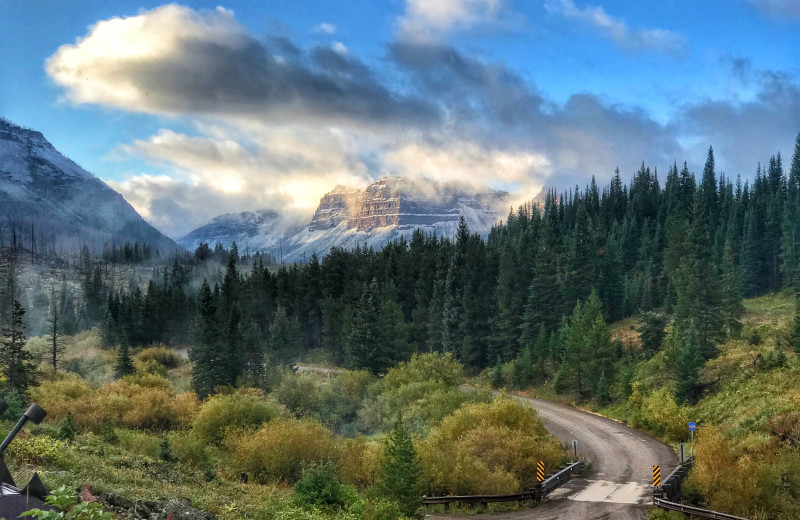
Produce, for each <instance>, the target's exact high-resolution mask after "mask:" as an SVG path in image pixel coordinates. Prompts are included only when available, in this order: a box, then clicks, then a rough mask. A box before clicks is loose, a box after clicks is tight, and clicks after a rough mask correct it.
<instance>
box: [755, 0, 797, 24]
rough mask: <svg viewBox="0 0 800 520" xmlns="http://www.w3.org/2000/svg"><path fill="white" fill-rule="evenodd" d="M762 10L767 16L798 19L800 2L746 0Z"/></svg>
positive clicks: (791, 0) (794, 0)
mask: <svg viewBox="0 0 800 520" xmlns="http://www.w3.org/2000/svg"><path fill="white" fill-rule="evenodd" d="M747 1H748V2H749V3H750V4H752V5H753V6H755V7H756V8H758V9H760V10H761V11H763V12H764V13H765V14H766V15H767V16H770V17H772V18H776V19H782V18H783V19H785V18H795V19H800V2H798V0H747Z"/></svg>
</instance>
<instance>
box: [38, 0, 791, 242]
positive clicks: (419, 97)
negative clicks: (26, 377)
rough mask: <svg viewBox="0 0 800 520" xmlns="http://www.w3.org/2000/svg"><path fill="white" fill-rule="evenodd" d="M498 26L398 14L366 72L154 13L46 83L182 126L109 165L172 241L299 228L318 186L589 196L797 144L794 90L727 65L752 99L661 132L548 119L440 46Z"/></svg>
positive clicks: (472, 18)
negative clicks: (419, 180) (258, 219)
mask: <svg viewBox="0 0 800 520" xmlns="http://www.w3.org/2000/svg"><path fill="white" fill-rule="evenodd" d="M548 5H549V6H550V7H549V9H551V10H553V12H558V13H560V14H562V15H563V16H567V17H579V18H581V19H585V20H586V22H587V23H593V24H595V25H597V26H598V27H600V28H601V29H603V30H605V31H607V33H608V34H609V35H610V36H611V37H612V38H614V39H615V41H617V40H618V43H619V45H621V46H623V45H630V46H633V47H637V46H638V47H646V48H650V49H653V50H661V51H664V52H671V51H673V50H676V49H678V48H679V45H677V43H676V42H677V40H674V39H673V38H672V36H670V35H669V34H666V33H661V32H658V30H633V29H630V28H629V27H628V26H627V24H625V23H624V21H621V20H618V19H615V18H613V17H611V16H609V15H607V14H606V13H605V12H604V11H603V10H602V9H600V8H590V7H586V8H583V9H581V8H578V7H576V6H575V5H574V4H573V3H572V1H571V0H558V1H555V0H553V1H551V2H548ZM504 9H507V7H506V5H505V4H504V3H502V2H500V1H499V0H448V1H446V2H442V3H434V2H425V3H422V2H416V1H414V0H409V1H408V3H407V10H406V13H405V14H404V15H403V17H402V18H400V20H399V22H398V30H399V34H398V39H397V40H396V41H394V42H390V43H389V44H388V46H387V53H386V56H385V59H384V60H383V61H381V62H380V63H378V64H368V63H365V62H363V61H361V60H359V58H358V56H356V55H354V54H353V53H352V52H350V51H349V50H348V49H347V48H346V47H344V46H343V45H341V44H339V45H336V44H335V43H334V45H333V46H331V45H330V44H326V45H314V46H311V47H308V48H303V47H302V46H300V45H299V44H297V43H296V42H295V41H293V40H291V39H289V38H285V37H284V38H272V39H270V40H269V41H266V42H264V41H259V40H257V39H256V38H254V37H253V36H252V35H251V34H249V33H248V31H247V30H246V29H245V28H244V27H243V26H242V25H240V24H239V23H238V22H237V21H236V19H235V16H234V14H233V13H232V12H231V11H228V10H225V9H222V8H218V9H216V10H199V11H198V10H193V9H190V8H187V7H182V6H177V5H167V6H163V7H159V8H156V9H153V10H150V11H144V12H141V13H140V14H138V15H137V16H131V17H126V18H112V19H109V20H103V21H100V22H98V23H97V24H95V25H94V26H92V27H90V28H89V30H88V32H87V34H86V35H85V36H84V37H82V38H79V39H78V40H77V41H76V42H75V43H73V44H68V45H63V46H62V47H60V48H59V49H58V50H57V51H56V52H55V53H54V54H53V55H52V56H51V57H50V58H49V59H48V60H47V63H46V70H47V72H48V74H49V75H50V77H51V78H52V79H53V80H54V81H55V82H56V84H58V85H59V86H60V87H61V88H62V89H63V92H64V97H65V99H66V100H67V101H68V102H71V103H75V104H92V105H101V106H106V107H112V108H115V109H118V110H124V111H129V112H145V113H149V114H156V115H160V116H169V117H170V118H179V119H180V120H181V121H182V122H189V123H190V127H192V128H193V129H194V132H192V135H189V134H188V133H187V134H184V133H178V132H175V131H173V130H170V129H169V128H164V129H162V130H160V131H159V132H158V133H156V134H155V135H153V136H151V137H150V138H148V139H143V140H137V141H134V142H131V143H127V144H123V145H121V146H120V147H119V149H118V150H117V151H118V152H119V153H121V154H123V155H127V156H133V157H137V158H141V159H143V160H145V161H149V162H151V163H153V164H154V165H157V166H159V167H161V168H166V169H167V170H168V171H170V172H172V173H171V174H170V176H152V175H147V174H142V175H132V176H131V177H130V178H129V179H128V180H126V181H124V182H116V183H111V184H112V186H113V187H114V188H115V189H117V190H118V191H120V192H121V193H122V194H123V195H124V196H126V198H128V200H129V201H131V203H132V204H133V205H134V207H136V209H137V210H139V211H140V212H141V213H142V214H144V215H146V216H148V218H150V219H151V221H152V222H153V223H154V224H156V225H158V226H159V227H160V228H162V229H163V230H164V231H166V232H167V233H168V234H170V235H172V236H180V235H182V234H185V233H186V232H188V231H190V230H191V229H193V228H195V227H197V226H199V225H201V224H204V223H205V222H207V221H208V220H209V219H210V218H212V217H214V216H216V215H218V214H220V213H226V212H233V211H243V210H255V209H266V208H269V209H276V210H278V211H279V212H281V213H284V214H286V213H289V214H292V215H295V216H297V218H302V217H307V216H308V215H310V213H311V212H312V211H313V208H314V207H315V206H316V204H317V202H318V201H319V198H320V197H321V196H322V195H323V194H324V193H326V192H327V191H329V190H330V189H331V188H332V187H333V186H335V185H337V184H345V185H359V184H364V183H366V182H368V181H370V180H373V179H377V178H379V177H382V176H384V175H388V174H400V175H404V176H407V177H415V176H416V177H427V178H434V179H441V180H451V179H458V180H461V181H470V182H473V183H476V184H483V185H489V186H492V187H496V188H500V189H505V190H508V191H513V192H515V193H517V194H518V197H519V199H520V200H524V199H526V198H530V197H533V196H534V195H536V193H537V192H538V190H539V189H540V188H541V186H543V185H545V184H547V185H554V186H558V187H565V186H569V185H574V184H576V183H577V184H580V185H584V184H585V183H586V182H587V181H588V179H589V177H590V176H592V175H595V176H597V177H598V180H599V181H601V182H602V181H604V180H606V179H608V178H609V177H610V176H611V175H612V174H613V171H614V169H615V168H616V167H619V168H620V170H621V171H622V172H623V174H625V175H629V174H631V173H632V172H633V171H635V170H636V169H637V168H638V166H639V164H641V162H642V161H645V162H647V163H648V164H652V165H655V166H661V167H663V168H666V167H667V166H668V165H670V164H672V162H673V161H675V160H678V161H681V160H683V159H689V160H690V161H691V160H692V159H696V160H698V161H702V160H703V159H704V158H705V150H706V149H707V147H708V145H709V144H713V145H714V147H715V149H716V150H717V151H718V160H717V164H718V165H720V166H721V167H722V168H724V169H726V170H728V171H729V172H730V171H731V170H736V169H737V168H738V170H739V171H745V172H747V171H748V170H749V169H754V168H755V164H756V162H757V161H758V160H763V159H764V158H763V156H762V154H764V153H768V151H769V150H775V151H777V149H782V150H790V149H791V148H790V147H791V143H792V140H793V138H794V135H795V134H796V132H797V130H798V129H800V89H799V88H798V85H797V82H796V80H795V78H792V77H790V76H786V75H780V74H774V73H770V72H768V71H752V70H751V69H750V67H745V66H744V65H743V64H741V63H740V64H739V66H738V72H736V71H734V72H733V73H736V74H739V75H744V74H747V75H750V76H752V80H753V81H755V82H756V83H757V84H758V85H759V89H760V90H759V92H760V93H759V95H758V96H757V97H756V98H755V99H753V100H751V101H748V102H746V103H742V102H739V101H736V100H733V101H732V100H718V99H709V100H704V101H701V102H698V103H694V104H685V105H683V106H680V107H679V113H678V115H677V116H676V117H675V118H674V120H673V121H671V122H669V123H668V124H662V123H659V122H657V121H655V120H654V119H653V118H652V117H651V116H650V115H649V114H648V113H646V112H645V111H643V110H642V109H640V108H637V107H635V106H625V105H619V104H616V103H613V102H611V101H609V100H607V99H604V98H601V97H598V96H596V95H594V94H591V93H588V92H579V93H576V94H574V95H572V96H571V97H570V98H569V99H568V100H567V101H566V102H564V103H555V102H553V101H552V100H550V99H548V98H547V96H546V95H544V94H543V93H541V92H540V91H539V90H538V89H537V88H536V87H535V85H533V84H532V83H531V82H530V81H529V80H527V79H525V78H524V77H523V76H522V75H520V73H518V72H517V71H515V70H513V69H511V68H509V67H508V66H507V65H506V64H505V63H503V62H501V61H490V60H486V59H481V58H477V57H475V56H471V55H468V54H465V53H463V52H461V51H460V50H458V49H456V48H454V47H452V46H450V45H449V44H447V43H446V41H444V40H443V39H442V37H443V35H445V34H446V33H448V32H452V31H457V30H463V29H464V28H469V27H472V26H474V25H475V24H478V23H484V22H485V19H486V18H487V17H489V18H491V17H492V16H494V17H495V18H498V17H502V16H504V12H505V11H504ZM415 34H416V35H417V36H420V35H424V36H425V37H417V36H414V35H415ZM431 35H433V36H434V37H429V36H431ZM733 73H732V74H733ZM754 125H755V127H756V128H757V129H758V132H757V133H758V137H757V138H753V137H752V128H753V127H754ZM745 134H746V135H745ZM765 150H767V152H765ZM690 164H691V162H690ZM700 166H702V165H700ZM743 169H744V170H743Z"/></svg>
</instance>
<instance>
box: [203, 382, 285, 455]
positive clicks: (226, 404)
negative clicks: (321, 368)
mask: <svg viewBox="0 0 800 520" xmlns="http://www.w3.org/2000/svg"><path fill="white" fill-rule="evenodd" d="M284 413H285V408H284V407H283V406H282V405H281V404H279V403H278V402H276V401H275V400H274V399H272V398H270V397H265V396H264V394H263V393H261V392H260V391H258V390H252V389H250V390H240V391H238V392H236V393H232V394H219V395H215V396H212V397H209V398H208V399H207V400H206V401H205V402H204V403H203V404H202V405H201V406H200V410H199V412H198V413H197V416H196V417H195V419H194V424H193V425H192V431H193V432H194V433H195V435H197V437H198V438H199V439H201V440H202V441H204V442H208V443H210V444H214V445H219V444H221V443H222V440H223V439H224V438H225V434H226V433H227V432H228V431H230V430H256V429H258V428H259V427H260V426H261V425H262V424H264V423H266V422H269V421H271V420H272V419H275V418H276V417H279V416H281V415H283V414H284Z"/></svg>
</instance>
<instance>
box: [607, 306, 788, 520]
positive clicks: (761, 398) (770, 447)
mask: <svg viewBox="0 0 800 520" xmlns="http://www.w3.org/2000/svg"><path fill="white" fill-rule="evenodd" d="M744 306H745V310H746V313H745V316H744V317H743V319H742V323H743V330H742V333H741V335H740V338H738V339H731V340H729V341H728V342H726V343H725V344H723V345H721V346H720V354H719V356H718V357H717V358H715V359H713V360H711V361H709V362H708V363H707V364H706V366H705V367H704V369H703V371H702V383H703V384H704V385H705V389H704V394H703V397H702V398H701V399H700V401H699V402H698V403H696V404H695V405H694V406H674V403H667V404H666V405H664V406H661V405H659V402H663V397H665V396H666V395H668V394H669V393H670V392H671V389H672V387H673V385H674V381H673V380H672V378H671V375H670V372H671V368H672V363H671V356H670V355H669V354H668V353H667V352H663V351H662V352H660V353H659V354H658V355H656V356H655V357H653V358H652V359H650V360H648V361H644V362H641V363H639V365H638V366H637V367H636V372H635V381H636V382H637V383H636V385H637V386H638V388H639V391H638V392H634V394H635V395H634V396H633V397H632V398H631V399H629V400H627V401H623V402H621V403H618V404H615V405H612V406H609V407H607V408H605V409H603V410H602V412H603V413H605V414H607V415H609V416H612V417H616V418H620V419H623V420H626V421H628V422H632V423H634V424H636V425H637V426H640V427H644V428H646V429H650V430H651V431H654V433H656V434H657V435H659V436H660V437H662V438H664V439H665V440H667V441H670V442H673V443H676V442H678V441H682V440H687V441H688V433H689V432H688V430H687V429H686V426H685V425H686V422H687V419H689V420H694V421H696V422H697V423H698V425H699V431H698V437H697V443H696V447H695V448H696V450H695V451H696V455H697V467H696V469H695V471H694V472H693V474H692V476H691V478H690V480H689V485H688V489H689V495H690V496H688V497H686V498H687V499H688V500H690V501H695V502H697V503H700V504H703V505H705V506H706V507H709V508H712V509H716V510H720V511H724V512H728V513H732V514H738V515H742V516H746V517H749V518H753V519H767V518H769V519H777V518H781V519H799V518H800V446H798V445H797V444H796V443H795V444H793V443H792V442H787V441H786V439H785V438H782V437H781V435H780V434H779V433H780V432H781V431H782V430H780V429H779V428H780V427H781V425H782V423H781V421H783V418H785V417H786V416H787V414H791V413H792V412H795V413H797V412H800V359H799V358H798V356H796V355H795V354H794V353H793V352H792V351H791V349H790V348H789V346H788V342H787V338H788V331H789V329H790V327H791V322H792V319H793V313H794V299H793V298H792V297H791V296H789V295H787V294H770V295H767V296H762V297H759V298H754V299H750V300H746V301H745V302H744ZM635 325H636V323H635V321H634V320H625V321H624V322H620V323H616V324H613V325H612V329H613V331H614V335H615V336H616V337H620V338H622V340H623V343H624V344H626V345H629V346H631V347H632V348H634V349H635V348H636V347H637V343H638V338H636V337H635V333H634V334H631V326H635ZM754 333H756V334H755V335H756V336H758V337H760V342H758V341H757V339H756V338H755V337H754ZM751 338H752V339H751ZM779 351H780V352H782V354H783V355H785V360H784V361H781V359H780V357H781V355H779V354H778V352H779ZM659 390H661V391H662V392H663V393H662V394H660V395H658V394H657V393H658V391H659ZM664 390H666V392H664ZM654 395H658V397H659V399H656V398H653V399H651V400H650V402H648V396H654ZM650 414H652V415H659V416H660V417H659V419H658V420H657V421H652V420H649V419H648V417H647V416H648V415H650ZM776 424H777V427H776V426H775V425H776ZM691 495H694V496H691Z"/></svg>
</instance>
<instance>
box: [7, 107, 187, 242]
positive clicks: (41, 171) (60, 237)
mask: <svg viewBox="0 0 800 520" xmlns="http://www.w3.org/2000/svg"><path fill="white" fill-rule="evenodd" d="M12 235H15V236H16V240H18V241H21V242H22V245H23V246H24V247H29V246H31V245H32V242H33V245H34V247H36V248H38V249H39V250H43V249H49V248H52V249H61V248H64V249H68V250H74V249H77V248H79V247H81V245H82V244H87V245H89V246H90V247H91V248H93V249H95V250H97V249H100V248H102V247H103V245H104V244H120V243H124V242H126V241H127V242H140V243H146V244H149V245H151V246H153V247H155V248H157V249H160V250H161V251H164V252H166V251H173V250H175V249H177V248H178V245H177V244H176V243H175V242H173V241H172V240H170V239H169V238H167V237H166V236H164V235H163V234H161V232H159V231H158V230H157V229H155V228H154V227H153V226H151V225H150V224H148V223H147V222H145V221H144V219H142V217H141V216H140V215H139V214H138V213H137V212H136V210H134V209H133V207H131V205H130V204H128V203H127V202H126V201H125V199H124V198H122V195H120V194H119V193H117V192H115V191H114V190H112V189H111V188H109V187H108V186H107V185H106V184H105V183H104V182H103V181H101V180H100V179H98V178H97V177H95V176H94V175H92V174H91V173H89V172H87V171H86V170H84V169H83V168H81V167H80V166H78V165H77V164H75V163H74V162H73V161H71V160H69V159H67V158H66V157H64V156H63V155H62V154H61V153H59V152H58V150H56V149H55V148H54V147H53V145H52V144H50V143H49V142H48V141H47V140H46V139H45V138H44V136H43V135H42V134H41V133H40V132H36V131H34V130H28V129H25V128H22V127H19V126H16V125H14V124H12V123H10V122H8V121H5V120H3V119H0V244H2V245H5V246H9V245H10V243H11V240H12Z"/></svg>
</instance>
